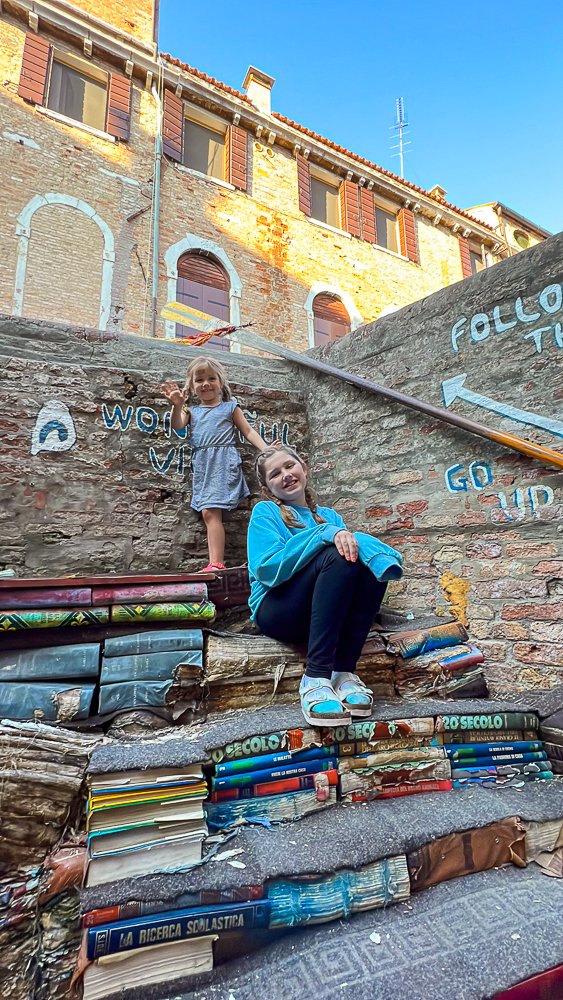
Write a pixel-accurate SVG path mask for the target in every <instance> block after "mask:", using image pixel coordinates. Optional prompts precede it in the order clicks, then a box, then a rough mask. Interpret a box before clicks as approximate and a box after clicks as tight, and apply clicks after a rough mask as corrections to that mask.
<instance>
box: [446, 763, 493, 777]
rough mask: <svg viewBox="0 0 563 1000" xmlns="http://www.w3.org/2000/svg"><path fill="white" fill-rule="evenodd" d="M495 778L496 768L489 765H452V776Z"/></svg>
mask: <svg viewBox="0 0 563 1000" xmlns="http://www.w3.org/2000/svg"><path fill="white" fill-rule="evenodd" d="M491 776H492V777H493V778H496V776H497V769H496V767H494V765H491V766H490V767H452V778H488V777H491Z"/></svg>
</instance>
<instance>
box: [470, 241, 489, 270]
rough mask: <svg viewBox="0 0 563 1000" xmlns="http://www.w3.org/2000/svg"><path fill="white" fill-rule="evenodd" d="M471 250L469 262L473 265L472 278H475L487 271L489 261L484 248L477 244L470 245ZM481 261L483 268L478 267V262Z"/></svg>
mask: <svg viewBox="0 0 563 1000" xmlns="http://www.w3.org/2000/svg"><path fill="white" fill-rule="evenodd" d="M467 248H468V250H469V262H470V264H471V276H472V277H475V275H476V274H480V273H481V271H486V269H487V260H486V257H485V256H484V253H483V248H482V247H481V246H479V245H478V244H477V243H468V247H467ZM477 260H479V262H480V264H481V267H477V266H476V262H477Z"/></svg>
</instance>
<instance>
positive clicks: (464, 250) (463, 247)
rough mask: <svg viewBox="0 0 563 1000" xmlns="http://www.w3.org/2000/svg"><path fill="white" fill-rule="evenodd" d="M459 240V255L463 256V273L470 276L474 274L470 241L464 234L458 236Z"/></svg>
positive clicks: (467, 276) (466, 276) (464, 275)
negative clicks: (470, 254)
mask: <svg viewBox="0 0 563 1000" xmlns="http://www.w3.org/2000/svg"><path fill="white" fill-rule="evenodd" d="M458 240H459V256H460V257H461V273H462V275H463V277H464V278H470V277H471V275H472V273H473V272H472V270H471V257H470V256H469V243H468V242H467V240H466V239H465V237H464V236H458Z"/></svg>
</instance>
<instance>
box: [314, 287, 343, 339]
mask: <svg viewBox="0 0 563 1000" xmlns="http://www.w3.org/2000/svg"><path fill="white" fill-rule="evenodd" d="M313 316H317V317H318V318H319V319H326V320H327V321H328V322H331V323H340V324H341V325H342V326H346V327H347V328H348V330H350V317H349V315H348V312H347V311H346V306H345V305H344V303H343V302H342V301H341V300H340V299H337V298H336V297H335V296H334V295H330V294H328V293H326V292H321V293H320V294H319V295H315V298H314V299H313Z"/></svg>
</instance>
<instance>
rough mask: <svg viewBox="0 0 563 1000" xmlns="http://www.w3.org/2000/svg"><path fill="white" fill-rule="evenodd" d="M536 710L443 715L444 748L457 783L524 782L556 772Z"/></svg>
mask: <svg viewBox="0 0 563 1000" xmlns="http://www.w3.org/2000/svg"><path fill="white" fill-rule="evenodd" d="M538 726H539V720H538V716H537V715H536V714H535V712H499V713H494V714H491V715H486V714H483V715H467V716H463V715H462V716H458V715H455V716H443V717H441V718H440V719H439V720H438V728H439V729H441V730H442V732H443V738H444V749H445V751H446V754H447V757H448V760H449V762H450V764H451V768H452V780H453V786H454V788H465V787H467V786H471V785H497V786H498V785H505V786H510V785H520V784H522V783H523V782H527V781H538V780H539V781H544V780H549V779H551V778H553V771H552V768H551V762H550V761H548V758H547V754H546V752H545V750H544V748H543V743H542V741H541V739H540V738H539V734H538Z"/></svg>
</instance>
